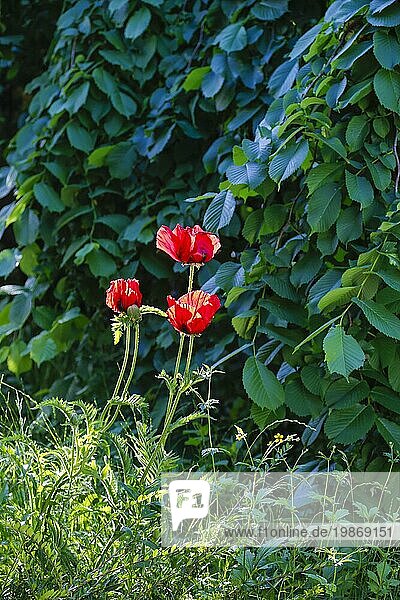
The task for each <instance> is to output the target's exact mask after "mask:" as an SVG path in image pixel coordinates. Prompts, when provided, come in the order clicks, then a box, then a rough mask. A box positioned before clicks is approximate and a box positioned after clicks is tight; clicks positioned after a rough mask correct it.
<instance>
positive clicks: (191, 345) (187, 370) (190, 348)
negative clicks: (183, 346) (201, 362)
mask: <svg viewBox="0 0 400 600" xmlns="http://www.w3.org/2000/svg"><path fill="white" fill-rule="evenodd" d="M193 344H194V335H191V336H190V338H189V349H188V353H187V358H186V367H185V379H187V377H188V375H189V371H190V363H191V362H192V354H193Z"/></svg>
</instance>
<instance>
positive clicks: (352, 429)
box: [325, 404, 375, 444]
mask: <svg viewBox="0 0 400 600" xmlns="http://www.w3.org/2000/svg"><path fill="white" fill-rule="evenodd" d="M374 422H375V413H374V411H373V409H372V407H371V406H363V405H361V404H355V405H354V406H350V407H349V408H342V409H338V410H333V411H332V412H331V414H330V415H329V417H328V418H327V420H326V422H325V433H326V435H327V436H328V438H329V439H330V440H332V441H333V442H335V443H339V444H352V443H353V442H356V441H358V440H360V439H362V438H363V437H364V436H365V435H366V434H367V433H368V431H369V430H370V429H371V427H372V426H373V424H374Z"/></svg>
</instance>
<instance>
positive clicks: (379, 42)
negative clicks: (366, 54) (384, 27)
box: [374, 31, 400, 69]
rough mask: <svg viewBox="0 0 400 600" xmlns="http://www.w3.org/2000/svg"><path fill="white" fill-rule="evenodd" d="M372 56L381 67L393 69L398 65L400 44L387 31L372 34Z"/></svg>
mask: <svg viewBox="0 0 400 600" xmlns="http://www.w3.org/2000/svg"><path fill="white" fill-rule="evenodd" d="M374 54H375V56H376V58H377V59H378V61H379V62H380V63H381V65H382V67H385V69H393V67H395V66H396V65H398V64H399V63H400V44H399V42H398V40H397V38H396V36H394V35H392V34H391V33H389V32H388V31H376V32H375V33H374Z"/></svg>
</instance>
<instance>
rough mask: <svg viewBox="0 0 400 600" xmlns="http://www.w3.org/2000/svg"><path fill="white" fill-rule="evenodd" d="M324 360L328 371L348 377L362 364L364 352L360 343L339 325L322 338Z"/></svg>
mask: <svg viewBox="0 0 400 600" xmlns="http://www.w3.org/2000/svg"><path fill="white" fill-rule="evenodd" d="M323 347H324V352H325V360H326V363H327V366H328V369H329V372H330V373H339V375H343V377H348V376H349V375H350V373H352V371H354V370H355V369H359V368H360V367H362V366H363V364H364V361H365V354H364V352H363V350H362V348H361V346H360V344H359V343H358V342H357V340H355V339H354V338H353V336H351V335H347V334H346V333H345V332H344V329H343V328H342V327H341V326H340V325H336V326H335V327H333V328H332V329H331V330H330V331H329V332H328V334H327V335H326V336H325V338H324V343H323Z"/></svg>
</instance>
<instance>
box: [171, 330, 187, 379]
mask: <svg viewBox="0 0 400 600" xmlns="http://www.w3.org/2000/svg"><path fill="white" fill-rule="evenodd" d="M184 343H185V335H184V334H183V333H181V334H180V339H179V348H178V354H177V356H176V362H175V370H174V381H175V384H176V377H177V375H178V373H179V367H180V366H181V359H182V351H183V346H184Z"/></svg>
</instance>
